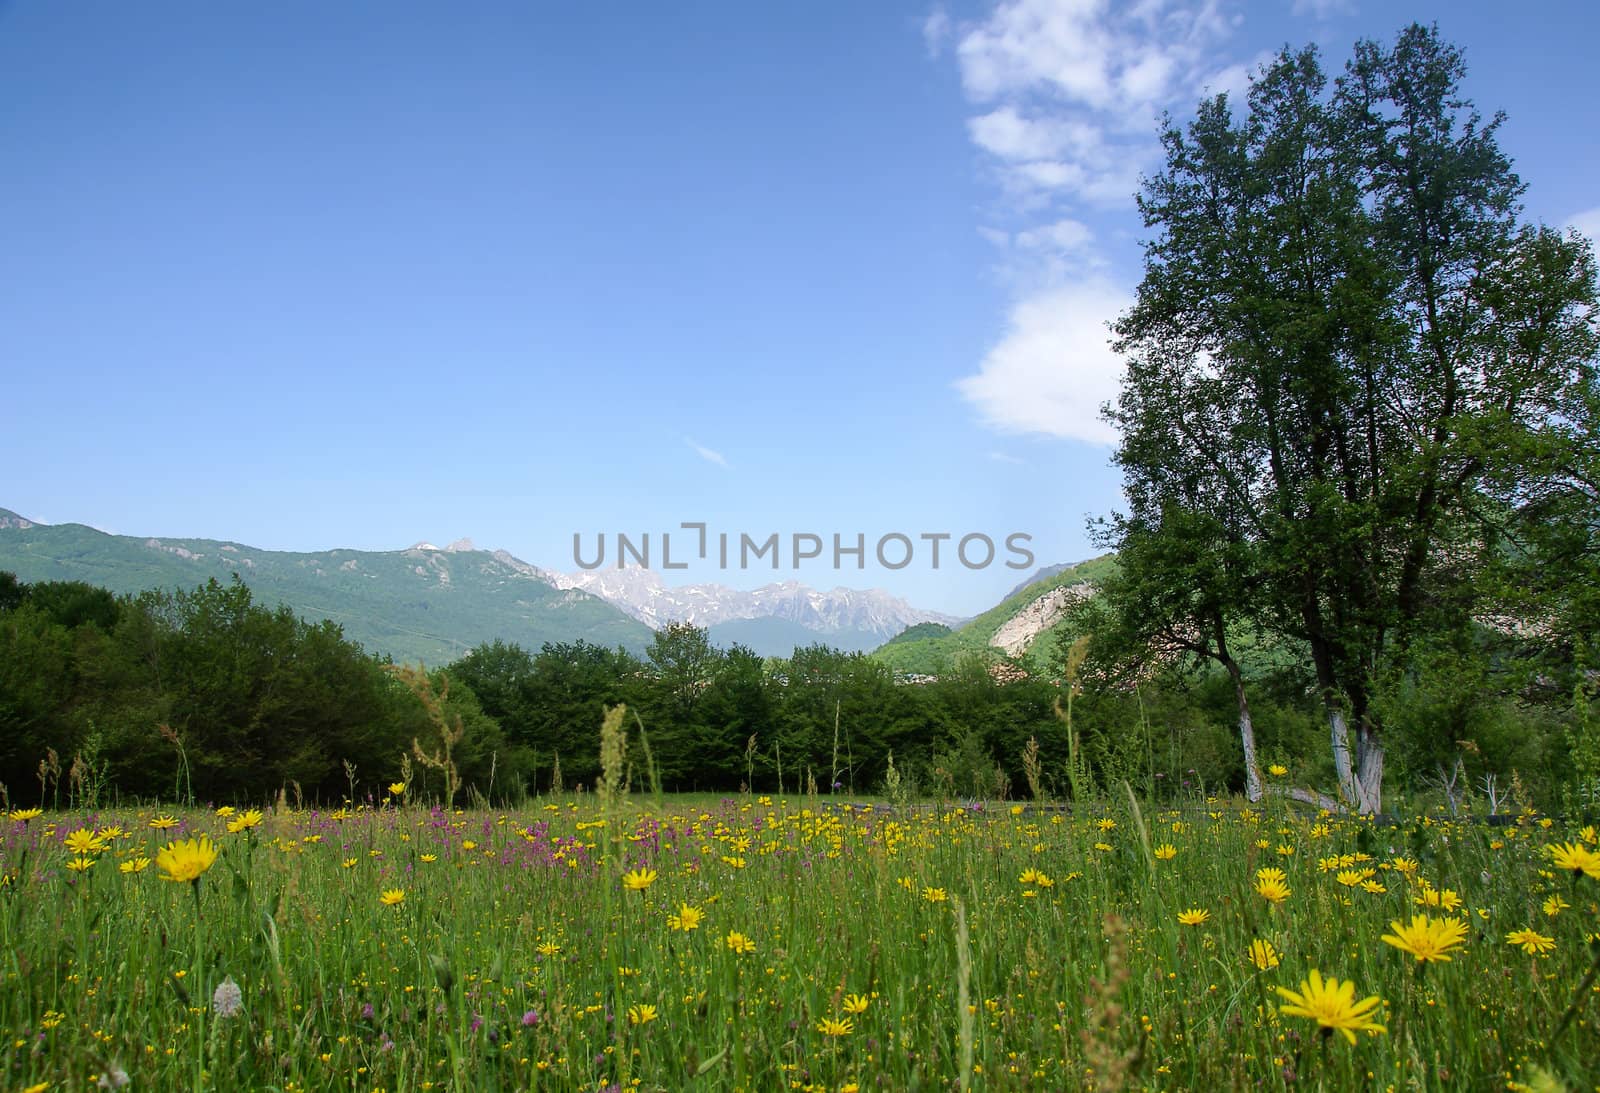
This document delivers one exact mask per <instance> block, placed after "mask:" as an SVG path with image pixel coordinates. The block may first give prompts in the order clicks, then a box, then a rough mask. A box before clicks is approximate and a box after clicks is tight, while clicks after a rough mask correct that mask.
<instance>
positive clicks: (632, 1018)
mask: <svg viewBox="0 0 1600 1093" xmlns="http://www.w3.org/2000/svg"><path fill="white" fill-rule="evenodd" d="M655 1019H656V1008H655V1007H654V1006H652V1005H650V1004H649V1003H648V1002H640V1003H638V1004H636V1005H632V1006H629V1007H628V1024H630V1025H648V1024H649V1023H650V1022H651V1021H654V1020H655Z"/></svg>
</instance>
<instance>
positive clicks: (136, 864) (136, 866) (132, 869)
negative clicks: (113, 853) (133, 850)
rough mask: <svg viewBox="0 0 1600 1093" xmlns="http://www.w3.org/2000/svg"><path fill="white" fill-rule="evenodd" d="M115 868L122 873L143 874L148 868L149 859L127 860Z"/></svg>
mask: <svg viewBox="0 0 1600 1093" xmlns="http://www.w3.org/2000/svg"><path fill="white" fill-rule="evenodd" d="M117 868H118V869H120V870H122V871H123V872H124V873H143V872H144V871H145V870H146V869H148V868H150V859H149V858H146V857H142V856H141V857H137V858H129V859H128V860H127V861H125V862H123V863H122V864H121V865H119V866H117Z"/></svg>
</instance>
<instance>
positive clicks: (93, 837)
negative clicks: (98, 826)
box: [66, 827, 106, 854]
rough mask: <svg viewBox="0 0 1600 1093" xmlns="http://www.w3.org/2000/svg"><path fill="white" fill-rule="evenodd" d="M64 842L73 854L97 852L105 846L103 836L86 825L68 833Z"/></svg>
mask: <svg viewBox="0 0 1600 1093" xmlns="http://www.w3.org/2000/svg"><path fill="white" fill-rule="evenodd" d="M66 844H67V849H68V850H70V851H72V852H73V853H74V854H98V853H100V852H101V851H102V850H104V849H105V848H106V840H105V838H104V837H102V836H101V835H98V834H96V833H95V832H93V831H90V830H89V829H88V828H87V827H80V828H79V829H78V830H76V831H74V832H72V833H71V834H70V835H68V836H67V838H66Z"/></svg>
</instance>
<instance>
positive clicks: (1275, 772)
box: [1267, 763, 1289, 778]
mask: <svg viewBox="0 0 1600 1093" xmlns="http://www.w3.org/2000/svg"><path fill="white" fill-rule="evenodd" d="M1267 773H1268V774H1270V775H1272V776H1273V777H1274V778H1282V777H1283V776H1284V775H1285V774H1288V773H1289V768H1288V767H1286V766H1284V765H1283V764H1282V763H1274V764H1272V765H1271V766H1270V767H1268V768H1267Z"/></svg>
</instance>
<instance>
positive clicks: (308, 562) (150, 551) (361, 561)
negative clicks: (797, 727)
mask: <svg viewBox="0 0 1600 1093" xmlns="http://www.w3.org/2000/svg"><path fill="white" fill-rule="evenodd" d="M0 570H10V571H12V572H14V573H16V575H17V576H18V577H19V578H20V579H22V580H24V581H29V582H33V581H87V582H89V583H90V584H95V585H101V586H103V587H105V588H109V589H112V590H113V591H116V592H140V591H143V590H145V589H149V588H193V587H195V586H196V585H200V584H204V583H205V581H206V580H207V579H208V578H211V577H215V578H217V579H218V580H219V581H227V580H229V579H231V575H232V574H234V573H237V574H239V576H240V578H241V579H243V580H244V582H245V583H246V584H248V585H249V586H250V589H251V592H252V593H253V594H254V595H255V597H256V599H257V600H258V601H259V602H262V603H268V604H277V603H283V604H288V605H289V607H291V608H293V609H294V610H295V612H296V613H298V614H300V615H302V616H304V617H306V618H308V619H332V620H333V621H334V622H336V623H338V624H339V625H340V626H342V627H343V628H344V632H345V635H346V636H347V637H349V638H352V639H354V640H355V641H358V642H360V643H361V644H362V646H364V647H365V648H366V649H367V650H368V651H369V652H378V653H387V654H389V655H390V656H393V657H394V658H395V659H397V660H413V661H414V660H422V661H425V662H426V663H429V664H443V663H445V662H447V661H450V660H452V659H454V658H455V657H457V656H459V655H461V654H462V653H465V652H466V651H467V650H468V649H469V648H471V647H472V646H474V645H477V644H478V643H480V642H484V641H491V640H493V639H495V638H501V639H504V640H506V641H513V642H516V643H518V644H520V645H523V646H525V647H528V648H531V649H537V648H539V646H541V645H543V644H544V643H545V642H547V641H573V640H576V639H579V638H582V639H584V640H586V641H591V642H594V643H596V644H598V645H606V646H615V645H621V646H624V647H626V648H629V649H632V650H634V651H639V650H642V649H643V648H644V647H645V646H646V645H647V644H649V641H650V630H649V628H648V627H646V626H644V625H643V624H642V623H639V622H637V621H636V620H634V619H631V618H629V617H628V616H627V615H625V614H623V613H622V612H621V611H619V610H617V609H616V608H615V607H613V606H611V605H610V604H608V603H606V602H605V601H604V600H601V599H598V598H596V597H594V596H590V595H588V594H586V593H584V592H581V591H577V590H573V589H559V588H556V587H555V586H554V585H553V584H552V583H550V581H549V579H548V577H547V576H546V575H545V574H544V573H543V571H541V570H539V569H538V568H537V567H535V566H531V565H529V564H528V563H526V562H523V561H520V560H518V559H517V558H514V557H512V556H511V555H510V554H507V553H506V552H504V551H495V552H493V553H490V552H486V551H481V550H476V549H473V547H472V544H471V542H470V541H466V540H462V541H460V542H457V543H452V544H451V545H450V546H449V547H448V548H446V549H444V550H440V549H438V548H437V547H434V546H432V545H431V544H427V543H419V544H418V545H417V546H415V547H412V548H410V549H409V550H394V551H360V550H327V551H319V552H316V553H310V554H299V553H290V552H285V551H267V550H258V549H256V548H255V547H250V546H246V545H244V544H242V543H230V542H222V541H218V540H213V539H140V538H135V537H132V536H127V535H108V534H106V533H105V532H102V531H96V530H95V529H93V528H90V527H85V526H83V525H82V524H58V525H47V524H38V523H33V522H31V521H29V520H26V519H24V518H23V517H20V516H18V515H17V514H16V513H13V512H9V511H7V510H5V509H0Z"/></svg>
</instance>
